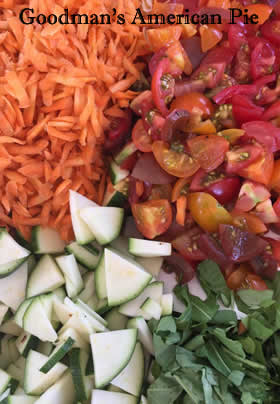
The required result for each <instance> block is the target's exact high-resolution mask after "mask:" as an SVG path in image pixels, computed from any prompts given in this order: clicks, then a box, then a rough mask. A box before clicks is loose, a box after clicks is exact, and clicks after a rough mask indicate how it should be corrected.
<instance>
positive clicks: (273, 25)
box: [261, 20, 280, 46]
mask: <svg viewBox="0 0 280 404" xmlns="http://www.w3.org/2000/svg"><path fill="white" fill-rule="evenodd" d="M261 33H262V35H263V36H264V37H265V38H266V39H268V40H269V41H270V42H272V43H273V44H275V45H277V46H279V45H280V20H272V21H267V22H266V23H265V24H263V26H262V27H261Z"/></svg>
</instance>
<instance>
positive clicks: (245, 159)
mask: <svg viewBox="0 0 280 404" xmlns="http://www.w3.org/2000/svg"><path fill="white" fill-rule="evenodd" d="M262 153H263V149H262V147H261V146H257V145H245V146H242V147H238V148H235V149H233V150H231V151H229V152H228V153H227V154H226V159H227V165H226V172H227V173H228V174H239V173H240V170H242V169H244V168H246V167H248V166H249V165H250V164H252V163H254V162H255V161H257V159H258V158H259V157H260V156H261V155H262Z"/></svg>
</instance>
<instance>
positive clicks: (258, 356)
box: [252, 341, 267, 366]
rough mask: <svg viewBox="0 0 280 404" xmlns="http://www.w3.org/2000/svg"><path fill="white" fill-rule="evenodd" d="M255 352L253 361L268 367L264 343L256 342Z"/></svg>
mask: <svg viewBox="0 0 280 404" xmlns="http://www.w3.org/2000/svg"><path fill="white" fill-rule="evenodd" d="M255 347H256V349H255V352H254V355H253V356H252V359H253V360H255V361H256V362H259V363H262V364H263V365H264V366H266V365H267V363H266V359H265V357H264V354H263V348H262V343H261V342H260V341H255Z"/></svg>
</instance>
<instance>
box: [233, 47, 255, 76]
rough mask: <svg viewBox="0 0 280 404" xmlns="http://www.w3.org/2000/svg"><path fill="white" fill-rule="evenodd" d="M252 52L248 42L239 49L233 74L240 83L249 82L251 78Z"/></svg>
mask: <svg viewBox="0 0 280 404" xmlns="http://www.w3.org/2000/svg"><path fill="white" fill-rule="evenodd" d="M250 65H251V52H250V48H249V46H248V44H246V43H245V44H243V45H242V46H241V47H240V49H238V51H237V54H236V57H235V63H234V66H233V71H232V75H233V77H234V79H235V80H236V81H238V83H248V81H249V79H250Z"/></svg>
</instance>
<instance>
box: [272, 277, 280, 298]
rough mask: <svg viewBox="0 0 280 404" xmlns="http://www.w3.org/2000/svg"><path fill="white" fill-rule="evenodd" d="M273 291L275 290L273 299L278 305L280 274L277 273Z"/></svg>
mask: <svg viewBox="0 0 280 404" xmlns="http://www.w3.org/2000/svg"><path fill="white" fill-rule="evenodd" d="M273 290H274V296H273V298H274V299H275V300H276V301H277V302H278V303H280V272H277V274H276V276H275V278H274V280H273Z"/></svg>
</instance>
